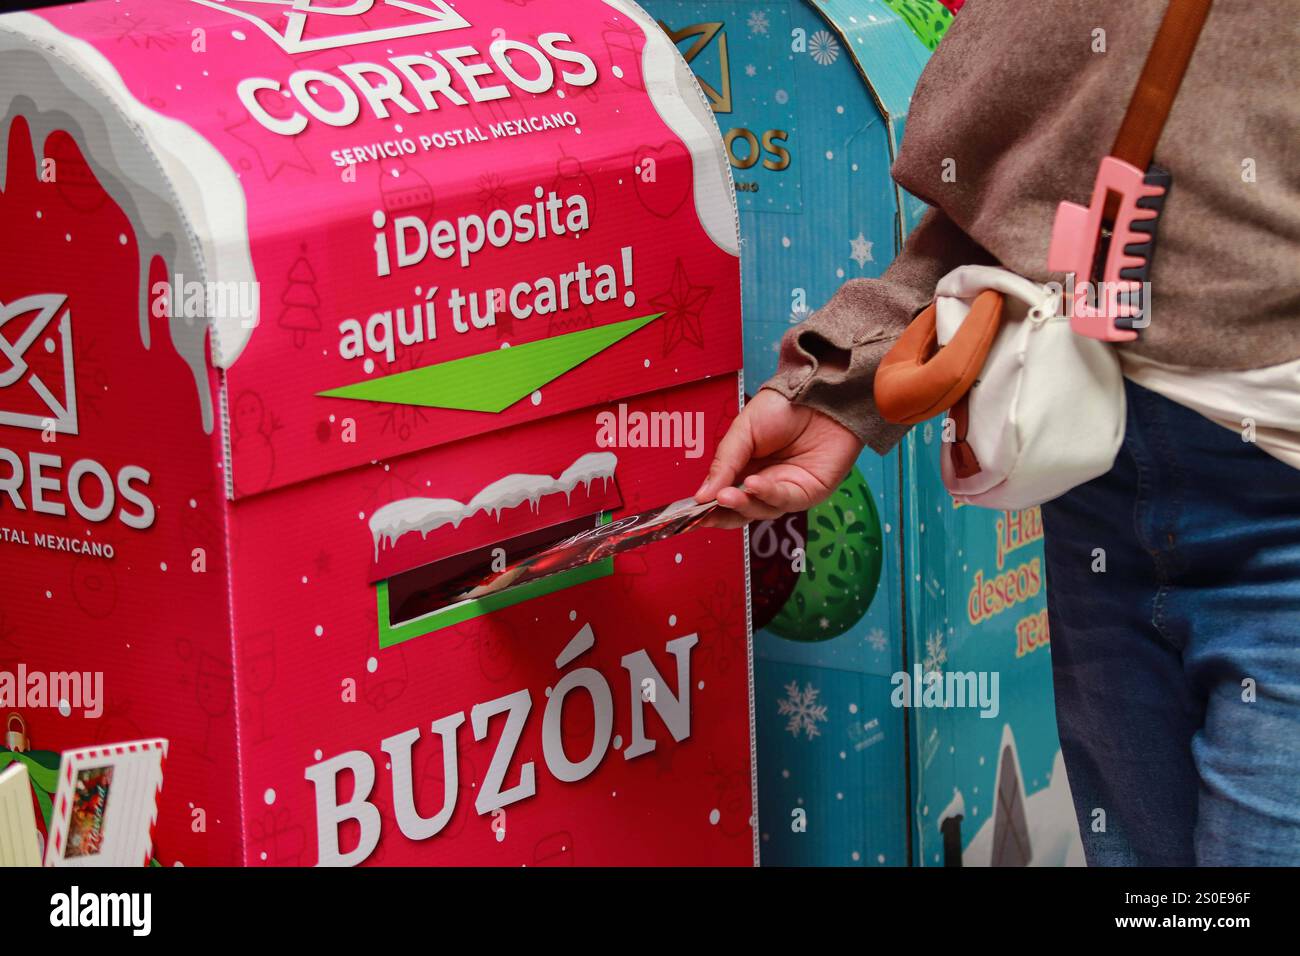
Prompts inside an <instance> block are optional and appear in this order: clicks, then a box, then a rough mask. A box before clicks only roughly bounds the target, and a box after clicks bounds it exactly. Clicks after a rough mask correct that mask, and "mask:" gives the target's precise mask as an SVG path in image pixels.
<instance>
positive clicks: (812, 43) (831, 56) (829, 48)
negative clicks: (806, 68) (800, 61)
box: [808, 30, 840, 66]
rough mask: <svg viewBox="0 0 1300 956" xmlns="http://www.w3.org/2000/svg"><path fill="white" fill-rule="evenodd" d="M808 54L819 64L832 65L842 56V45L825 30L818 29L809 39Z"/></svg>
mask: <svg viewBox="0 0 1300 956" xmlns="http://www.w3.org/2000/svg"><path fill="white" fill-rule="evenodd" d="M808 55H809V56H810V57H812V58H813V61H814V62H815V63H816V64H817V65H818V66H830V65H831V64H832V63H834V62H835V61H836V60H838V59H839V58H840V45H839V43H838V42H837V41H836V39H835V38H834V37H833V36H831V35H830V34H829V33H827V32H826V31H825V30H818V31H817V32H816V33H814V34H813V35H812V38H811V39H810V40H809V41H808Z"/></svg>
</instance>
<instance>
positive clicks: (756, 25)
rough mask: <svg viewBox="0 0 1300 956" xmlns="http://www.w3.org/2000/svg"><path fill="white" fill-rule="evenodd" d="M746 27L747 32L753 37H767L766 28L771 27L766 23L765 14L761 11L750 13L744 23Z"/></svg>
mask: <svg viewBox="0 0 1300 956" xmlns="http://www.w3.org/2000/svg"><path fill="white" fill-rule="evenodd" d="M746 26H748V27H749V32H750V33H752V34H754V35H755V36H757V35H758V34H762V35H763V36H767V28H768V27H769V26H771V23H770V22H768V19H767V14H766V13H764V12H763V11H762V10H754V11H753V12H752V13H750V15H749V19H748V20H747V21H746Z"/></svg>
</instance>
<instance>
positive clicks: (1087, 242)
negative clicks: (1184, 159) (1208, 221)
mask: <svg viewBox="0 0 1300 956" xmlns="http://www.w3.org/2000/svg"><path fill="white" fill-rule="evenodd" d="M1172 182H1173V177H1172V176H1171V175H1170V173H1169V171H1168V170H1166V169H1162V168H1161V167H1159V166H1157V165H1156V164H1154V163H1152V164H1151V166H1150V167H1149V169H1148V170H1147V172H1146V173H1143V172H1142V170H1140V169H1138V167H1136V166H1134V165H1133V164H1132V163H1128V162H1125V161H1124V160H1122V159H1119V158H1117V157H1115V156H1106V157H1104V158H1103V159H1102V161H1101V165H1100V167H1099V168H1098V169H1097V181H1096V183H1095V184H1094V185H1093V187H1092V201H1091V202H1090V203H1089V204H1088V205H1087V206H1080V205H1079V204H1078V203H1073V202H1063V203H1061V204H1060V205H1059V206H1058V207H1057V209H1056V220H1055V222H1053V224H1052V243H1051V246H1050V247H1049V248H1048V253H1047V268H1048V269H1049V270H1051V271H1052V272H1065V273H1068V275H1067V278H1066V282H1067V285H1066V309H1067V312H1068V314H1069V316H1070V328H1071V329H1073V330H1074V331H1075V332H1077V333H1078V334H1080V335H1086V336H1089V337H1090V338H1094V339H1101V340H1102V341H1103V342H1131V341H1132V340H1133V339H1136V338H1137V336H1138V333H1137V330H1138V329H1142V328H1145V327H1146V326H1147V324H1148V316H1147V308H1148V306H1149V304H1150V303H1148V302H1147V301H1146V300H1145V297H1144V291H1145V290H1146V289H1147V288H1149V286H1148V285H1147V283H1148V282H1149V280H1150V275H1151V262H1152V259H1153V258H1154V256H1155V251H1156V225H1157V224H1158V222H1159V219H1160V213H1161V211H1162V210H1163V208H1164V204H1165V197H1166V196H1167V195H1168V192H1169V187H1170V185H1171V184H1172Z"/></svg>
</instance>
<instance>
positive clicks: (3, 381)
mask: <svg viewBox="0 0 1300 956" xmlns="http://www.w3.org/2000/svg"><path fill="white" fill-rule="evenodd" d="M67 301H68V297H67V296H66V295H58V294H55V293H49V294H46V295H29V296H27V297H26V298H22V299H17V300H15V301H13V302H10V303H9V304H8V305H5V304H4V303H3V302H0V357H2V358H3V364H0V425H16V426H17V427H19V428H35V429H37V430H40V429H43V428H45V427H46V426H47V425H48V424H49V423H50V422H53V423H54V429H55V431H56V432H58V433H59V434H61V435H75V434H77V392H76V385H75V380H74V377H73V369H72V310H70V309H66V308H64V304H65V303H66V302H67ZM33 312H35V313H37V316H36V318H34V319H33V320H32V321H31V322H30V323H29V324H28V325H27V328H26V329H24V330H23V331H22V332H21V334H19V335H18V337H17V338H15V339H10V338H9V335H8V334H7V333H8V329H10V328H17V327H18V324H17V323H16V322H14V319H16V318H18V317H19V316H20V315H29V314H31V313H33ZM56 316H57V317H58V323H57V325H56V326H55V329H54V331H55V332H56V333H57V335H58V338H59V343H58V345H60V346H61V357H62V359H63V383H62V388H61V389H59V388H58V383H57V382H55V383H53V386H54V387H51V383H49V382H46V381H44V380H43V379H42V378H41V377H40V376H39V375H37V374H36V373H35V372H34V371H32V368H31V366H30V364H29V363H28V362H27V359H26V355H27V353H28V350H30V349H31V347H32V345H33V343H34V342H36V340H37V339H40V338H41V337H42V336H43V335H44V334H45V332H46V330H47V329H48V328H49V327H50V324H51V323H52V322H54V321H55V317H56ZM44 342H45V348H46V349H47V350H48V351H50V352H53V351H54V350H55V348H56V347H57V346H56V343H55V340H54V336H47V337H45V339H44ZM60 390H61V391H62V392H63V400H62V401H60V400H59V398H58V396H57V395H56V391H60ZM30 392H35V393H36V396H37V397H38V398H39V399H40V401H41V403H42V405H43V407H44V408H45V410H46V412H47V414H33V413H31V412H16V411H6V410H5V405H6V404H8V402H7V401H6V399H7V398H8V397H9V396H13V395H17V394H19V393H22V394H23V396H24V397H26V396H27V395H28V394H29V393H30Z"/></svg>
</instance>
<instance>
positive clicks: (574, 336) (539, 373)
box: [317, 312, 663, 412]
mask: <svg viewBox="0 0 1300 956" xmlns="http://www.w3.org/2000/svg"><path fill="white" fill-rule="evenodd" d="M661 315H663V313H662V312H655V313H653V314H652V315H643V316H640V317H638V318H635V319H626V320H624V321H622V322H614V323H611V324H610V325H600V326H597V327H596V328H594V329H582V330H580V331H578V332H567V333H565V334H564V335H554V336H551V337H550V338H547V339H539V340H538V341H536V342H525V343H524V344H523V345H514V346H511V347H510V348H501V349H494V350H493V351H491V352H480V353H478V354H477V355H466V356H464V357H463V358H458V359H452V360H451V361H448V362H439V363H438V364H436V365H426V366H424V367H423V368H417V369H410V370H408V371H405V372H397V373H395V374H393V375H385V376H383V377H382V378H374V379H367V380H366V381H364V382H356V383H355V384H352V385H344V386H342V387H340V388H332V389H329V390H328V391H324V392H318V393H317V394H318V395H321V396H324V397H325V398H352V399H358V400H360V401H363V402H388V403H390V404H394V405H421V406H424V407H427V408H454V409H462V410H465V411H471V412H502V411H505V410H506V409H507V408H509V407H510V406H511V405H513V404H514V403H515V402H517V401H519V400H520V399H521V398H523V397H524V396H526V395H531V394H532V393H533V392H535V391H537V389H539V388H541V387H542V386H543V385H546V384H547V383H549V382H553V381H555V380H556V379H557V378H559V377H560V376H561V375H563V374H564V373H566V372H569V371H571V370H573V369H574V368H577V367H578V366H579V365H581V364H582V363H583V362H585V361H587V360H588V359H589V358H592V357H594V356H596V355H599V354H600V353H601V352H603V351H604V350H605V349H607V348H609V347H610V346H611V345H614V344H616V343H618V342H621V341H622V340H623V339H625V338H627V337H628V336H629V335H631V334H632V333H633V332H636V331H637V330H638V329H642V328H644V327H645V326H647V325H649V324H650V323H651V322H653V321H654V320H655V319H657V318H659V317H660V316H661Z"/></svg>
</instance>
